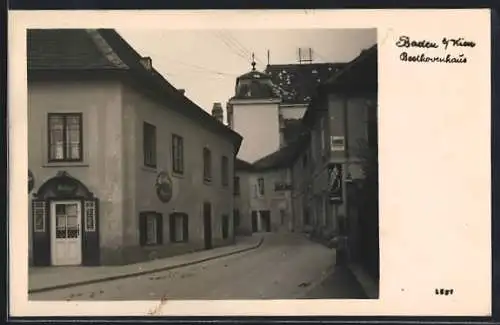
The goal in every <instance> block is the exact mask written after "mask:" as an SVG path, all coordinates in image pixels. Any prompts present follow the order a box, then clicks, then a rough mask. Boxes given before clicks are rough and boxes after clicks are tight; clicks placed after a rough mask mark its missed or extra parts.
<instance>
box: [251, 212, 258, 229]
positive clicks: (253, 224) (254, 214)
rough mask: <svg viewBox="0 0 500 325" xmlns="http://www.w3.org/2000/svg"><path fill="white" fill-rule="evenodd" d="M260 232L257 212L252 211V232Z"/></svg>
mask: <svg viewBox="0 0 500 325" xmlns="http://www.w3.org/2000/svg"><path fill="white" fill-rule="evenodd" d="M258 230H259V229H258V223H257V211H252V232H257V231H258Z"/></svg>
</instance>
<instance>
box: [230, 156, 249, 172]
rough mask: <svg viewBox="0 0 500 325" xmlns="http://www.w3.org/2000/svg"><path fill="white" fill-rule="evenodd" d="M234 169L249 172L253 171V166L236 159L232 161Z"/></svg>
mask: <svg viewBox="0 0 500 325" xmlns="http://www.w3.org/2000/svg"><path fill="white" fill-rule="evenodd" d="M234 169H235V170H239V171H251V170H253V165H252V164H251V163H249V162H247V161H244V160H241V159H238V158H236V159H235V160H234Z"/></svg>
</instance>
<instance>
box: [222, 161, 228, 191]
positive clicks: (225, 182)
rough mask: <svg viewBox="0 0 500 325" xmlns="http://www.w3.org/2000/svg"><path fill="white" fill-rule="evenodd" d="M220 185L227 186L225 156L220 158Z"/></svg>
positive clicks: (226, 162)
mask: <svg viewBox="0 0 500 325" xmlns="http://www.w3.org/2000/svg"><path fill="white" fill-rule="evenodd" d="M220 164H221V183H222V186H224V187H227V186H229V158H228V157H227V156H222V157H221V163H220Z"/></svg>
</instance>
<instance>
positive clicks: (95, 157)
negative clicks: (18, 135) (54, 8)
mask: <svg viewBox="0 0 500 325" xmlns="http://www.w3.org/2000/svg"><path fill="white" fill-rule="evenodd" d="M27 38H28V42H27V50H28V55H27V57H28V146H29V147H28V148H29V170H30V173H31V176H32V178H31V179H32V180H33V181H34V182H33V183H30V184H32V185H33V186H32V188H30V192H31V193H30V215H31V216H30V219H29V220H30V222H29V232H30V236H29V238H30V246H29V247H30V262H31V263H33V264H35V265H39V266H46V265H106V264H124V263H132V262H137V261H141V260H148V259H154V258H161V257H166V256H171V255H176V254H180V253H184V252H190V251H193V250H199V249H209V248H212V247H216V246H220V245H225V244H229V243H232V242H233V239H234V232H233V229H234V225H233V218H231V216H232V214H233V209H234V201H233V182H232V180H233V177H234V160H235V156H236V154H237V152H238V150H239V147H240V143H241V141H242V138H241V136H240V135H239V134H237V133H236V132H234V131H232V130H231V129H230V128H228V127H226V126H225V125H224V124H222V123H221V122H220V120H219V121H217V120H216V119H214V118H213V117H212V116H211V115H210V114H208V113H206V112H205V111H204V110H203V109H201V108H200V107H198V106H197V105H196V104H194V103H193V102H191V101H190V100H189V99H188V98H187V97H186V96H185V95H184V91H183V90H178V89H175V88H174V87H173V86H172V85H171V84H169V83H168V82H167V81H166V80H165V79H164V78H163V77H162V76H161V75H160V74H159V73H158V72H157V71H156V70H155V69H154V67H153V63H152V62H151V59H150V58H142V57H141V56H140V55H139V54H138V53H137V52H136V51H135V50H134V49H133V48H132V47H131V46H130V45H129V44H128V43H127V42H126V41H125V40H123V39H122V38H121V37H120V36H119V34H117V33H116V31H114V30H109V29H99V30H85V29H78V30H72V29H60V30H50V29H49V30H29V31H28V35H27ZM216 111H217V110H216ZM217 113H218V112H217ZM219 117H220V116H219ZM30 187H31V186H30Z"/></svg>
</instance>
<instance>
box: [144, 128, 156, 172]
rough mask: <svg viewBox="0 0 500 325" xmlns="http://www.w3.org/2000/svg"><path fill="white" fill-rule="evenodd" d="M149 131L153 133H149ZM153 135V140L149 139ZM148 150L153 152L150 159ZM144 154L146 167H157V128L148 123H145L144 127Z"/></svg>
mask: <svg viewBox="0 0 500 325" xmlns="http://www.w3.org/2000/svg"><path fill="white" fill-rule="evenodd" d="M148 131H150V132H152V133H148ZM151 135H152V136H153V137H152V139H150V138H149V136H151ZM151 142H152V143H151ZM148 149H149V150H151V153H150V154H151V157H148ZM142 154H143V160H144V166H146V167H149V168H156V167H157V164H158V150H157V132H156V126H155V125H153V124H151V123H148V122H146V121H144V122H143V125H142ZM149 160H152V161H149Z"/></svg>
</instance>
